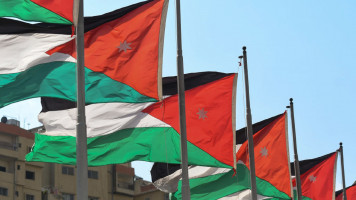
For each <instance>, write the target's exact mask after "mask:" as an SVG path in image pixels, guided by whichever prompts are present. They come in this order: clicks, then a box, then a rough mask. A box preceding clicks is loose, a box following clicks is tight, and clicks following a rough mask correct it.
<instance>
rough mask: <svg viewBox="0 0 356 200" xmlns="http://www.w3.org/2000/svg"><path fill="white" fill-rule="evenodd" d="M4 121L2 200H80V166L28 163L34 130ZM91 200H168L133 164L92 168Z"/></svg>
mask: <svg viewBox="0 0 356 200" xmlns="http://www.w3.org/2000/svg"><path fill="white" fill-rule="evenodd" d="M39 129H41V127H39V128H36V129H32V130H30V131H27V130H24V129H22V128H20V127H19V123H18V124H17V123H14V122H13V121H11V124H6V123H0V200H76V195H75V194H76V173H77V171H76V167H75V166H71V165H62V164H56V163H40V162H25V155H26V154H27V153H28V152H30V150H31V147H32V145H33V142H34V132H36V131H38V130H39ZM88 194H89V198H88V200H167V199H168V194H166V193H163V192H161V191H159V190H157V189H156V188H155V187H154V186H153V184H152V183H151V182H148V181H145V180H143V179H142V178H140V177H137V176H135V169H134V168H132V167H131V163H126V164H116V165H106V166H100V167H89V169H88Z"/></svg>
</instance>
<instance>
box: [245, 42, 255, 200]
mask: <svg viewBox="0 0 356 200" xmlns="http://www.w3.org/2000/svg"><path fill="white" fill-rule="evenodd" d="M242 50H243V59H244V72H245V73H244V74H245V92H246V123H247V126H246V128H247V139H248V153H249V160H250V171H251V172H250V179H251V196H252V197H251V199H252V200H257V186H256V171H255V152H254V146H253V130H252V116H251V108H250V89H249V84H248V70H247V53H246V47H245V46H244V47H242Z"/></svg>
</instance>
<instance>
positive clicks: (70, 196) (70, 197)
mask: <svg viewBox="0 0 356 200" xmlns="http://www.w3.org/2000/svg"><path fill="white" fill-rule="evenodd" d="M62 198H63V200H74V194H67V193H62Z"/></svg>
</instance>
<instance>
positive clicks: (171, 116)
mask: <svg viewBox="0 0 356 200" xmlns="http://www.w3.org/2000/svg"><path fill="white" fill-rule="evenodd" d="M235 77H237V75H236V74H233V75H230V76H227V77H224V78H222V79H219V80H216V81H213V82H210V83H208V84H205V85H201V86H199V87H196V88H193V89H190V90H187V91H186V92H185V99H186V101H185V103H186V124H187V138H188V141H189V142H191V143H192V144H194V145H195V146H197V147H199V148H200V149H202V150H203V151H205V152H207V153H208V154H210V155H211V156H212V157H214V158H216V159H217V160H218V161H220V162H222V163H225V164H227V165H230V166H232V167H233V165H234V161H233V156H234V153H233V145H234V143H233V134H234V131H235V130H233V129H234V128H233V124H232V121H233V120H235V119H233V117H232V116H233V115H234V114H233V112H235V111H233V108H234V107H233V104H235V101H234V102H233V97H232V96H233V90H234V89H235V88H234V79H235ZM143 112H145V113H148V114H150V115H152V116H154V117H156V118H157V119H159V120H162V121H164V122H165V123H167V124H169V125H170V126H172V127H173V128H174V129H175V130H176V131H177V132H178V133H180V131H179V130H180V128H179V108H178V96H177V95H174V96H171V97H168V98H166V99H164V100H163V101H162V102H158V103H155V104H153V105H151V106H150V107H148V108H146V109H145V110H144V111H143ZM199 114H200V115H199Z"/></svg>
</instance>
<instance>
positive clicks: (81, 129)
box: [74, 0, 88, 200]
mask: <svg viewBox="0 0 356 200" xmlns="http://www.w3.org/2000/svg"><path fill="white" fill-rule="evenodd" d="M83 7H84V6H83V0H75V1H74V13H76V14H75V15H74V25H75V27H76V36H77V37H76V48H77V111H78V116H77V182H76V183H77V186H76V188H77V198H78V200H87V199H88V153H87V128H86V120H85V76H84V11H83V10H84V8H83ZM76 11H77V12H76Z"/></svg>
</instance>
